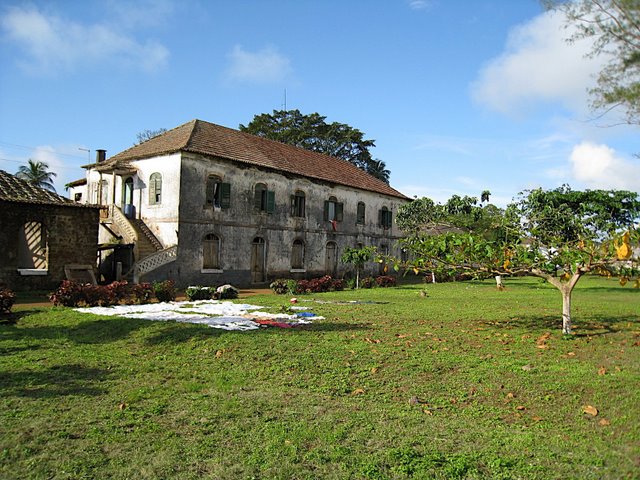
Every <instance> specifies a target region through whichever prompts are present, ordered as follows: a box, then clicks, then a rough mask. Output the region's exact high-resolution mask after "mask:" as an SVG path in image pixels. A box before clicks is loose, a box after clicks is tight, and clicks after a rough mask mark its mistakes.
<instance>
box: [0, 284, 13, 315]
mask: <svg viewBox="0 0 640 480" xmlns="http://www.w3.org/2000/svg"><path fill="white" fill-rule="evenodd" d="M15 301H16V294H15V293H13V291H12V290H10V289H9V288H6V287H0V313H9V312H10V311H11V307H13V304H14V302H15Z"/></svg>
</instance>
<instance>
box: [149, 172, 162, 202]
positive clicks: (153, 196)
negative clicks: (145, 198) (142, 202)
mask: <svg viewBox="0 0 640 480" xmlns="http://www.w3.org/2000/svg"><path fill="white" fill-rule="evenodd" d="M161 203H162V175H161V174H159V173H158V172H155V173H152V174H151V176H150V177H149V205H160V204H161Z"/></svg>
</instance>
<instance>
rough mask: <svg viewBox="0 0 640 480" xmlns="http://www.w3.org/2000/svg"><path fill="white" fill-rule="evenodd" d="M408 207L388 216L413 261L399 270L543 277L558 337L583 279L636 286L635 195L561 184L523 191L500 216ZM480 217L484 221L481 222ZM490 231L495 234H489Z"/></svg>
mask: <svg viewBox="0 0 640 480" xmlns="http://www.w3.org/2000/svg"><path fill="white" fill-rule="evenodd" d="M471 200H472V199H471ZM416 202H418V203H417V204H416ZM416 202H412V203H411V204H408V205H406V206H403V207H401V208H400V211H399V212H398V215H397V217H396V222H397V223H398V226H399V227H400V228H402V229H403V230H404V231H405V232H406V233H407V234H408V235H407V237H406V238H405V239H404V240H403V244H404V247H405V248H407V249H408V250H409V251H411V252H413V254H414V256H415V260H414V261H412V263H411V264H409V265H404V267H405V268H406V267H409V268H413V269H414V271H415V272H416V273H419V272H420V271H432V272H435V273H439V274H448V275H452V274H466V275H470V276H475V277H488V276H492V275H501V276H508V275H530V276H536V277H540V278H543V279H545V280H546V281H548V282H549V283H550V284H551V285H553V286H554V287H556V288H557V289H558V290H559V291H560V293H561V295H562V331H563V333H566V334H570V333H571V294H572V292H573V289H574V287H575V285H576V284H577V282H578V281H579V280H580V278H582V276H583V275H585V274H588V273H597V274H601V275H616V276H618V277H619V278H620V283H621V284H622V285H624V284H626V283H627V282H628V281H629V280H632V279H633V278H635V285H634V286H635V287H636V288H640V279H638V262H639V261H640V259H638V257H637V254H636V257H635V258H634V257H633V247H632V245H634V244H636V245H638V244H640V226H639V225H638V221H640V200H639V198H638V194H637V193H635V192H628V191H616V190H586V191H573V190H571V188H569V187H568V186H563V187H560V188H557V189H555V190H542V189H537V190H529V191H526V192H523V193H521V194H520V196H519V197H518V198H517V199H516V201H515V202H513V203H512V204H510V205H509V206H508V207H507V209H506V210H505V211H503V212H502V211H499V210H498V211H496V210H495V209H491V210H493V211H491V210H489V211H488V210H487V208H488V207H485V208H482V207H478V206H476V205H475V204H473V202H472V201H470V200H469V199H468V200H467V202H466V203H467V205H466V206H465V202H464V201H462V202H461V200H460V198H459V197H458V199H456V200H455V201H454V202H452V205H454V206H455V205H457V206H460V205H462V209H461V210H460V209H459V210H458V211H455V212H452V211H451V209H450V208H448V206H447V205H446V204H445V205H440V204H435V203H434V202H433V201H431V200H429V199H421V200H417V201H416ZM414 204H416V205H414ZM494 208H495V207H494ZM485 216H488V218H489V219H490V221H489V222H488V223H484V224H483V223H482V222H483V221H485ZM465 217H468V218H466V219H465ZM436 226H437V227H439V229H434V227H436ZM491 229H495V231H496V233H495V234H493V235H492V234H489V230H491ZM399 267H400V265H396V268H399Z"/></svg>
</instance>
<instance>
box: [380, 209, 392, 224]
mask: <svg viewBox="0 0 640 480" xmlns="http://www.w3.org/2000/svg"><path fill="white" fill-rule="evenodd" d="M392 223H393V220H392V214H391V210H389V209H388V208H387V207H382V209H380V210H379V212H378V224H379V225H380V226H381V227H382V228H384V229H385V230H386V229H389V228H391V225H392Z"/></svg>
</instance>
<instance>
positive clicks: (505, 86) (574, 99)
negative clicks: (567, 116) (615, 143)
mask: <svg viewBox="0 0 640 480" xmlns="http://www.w3.org/2000/svg"><path fill="white" fill-rule="evenodd" d="M571 33H572V31H571V29H569V28H565V21H564V17H563V16H562V14H560V13H558V12H551V11H549V12H545V13H543V14H541V15H539V16H537V17H535V18H534V19H533V20H531V21H529V22H527V23H525V24H522V25H519V26H517V27H515V28H514V29H513V30H512V31H511V32H510V34H509V38H508V40H507V44H506V47H505V50H504V52H503V53H502V54H501V55H500V56H498V57H497V58H494V59H493V60H491V61H490V62H489V63H488V64H487V65H485V67H484V68H483V69H482V70H481V71H480V73H479V76H478V78H477V80H476V81H475V82H474V83H473V84H472V86H471V93H472V96H473V98H474V99H475V100H476V101H477V102H479V103H480V104H483V105H486V106H487V107H489V108H491V109H493V110H496V111H499V112H502V113H506V114H517V113H519V112H521V111H522V110H523V109H525V110H526V109H527V108H529V107H531V106H532V105H533V104H535V103H536V102H557V103H560V104H561V105H563V106H564V107H567V108H569V109H571V110H574V111H579V112H584V111H585V110H586V107H587V106H588V93H587V89H588V88H589V87H590V86H593V85H594V82H595V80H594V78H595V77H594V75H595V74H596V73H597V72H598V71H599V70H600V68H601V66H602V65H603V62H604V61H605V59H604V58H603V57H599V58H595V59H592V58H586V57H585V55H586V54H587V53H588V52H589V51H590V50H591V45H592V44H591V43H590V42H591V40H588V39H587V40H579V41H575V42H572V43H568V42H567V41H566V39H567V38H568V37H569V36H571Z"/></svg>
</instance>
